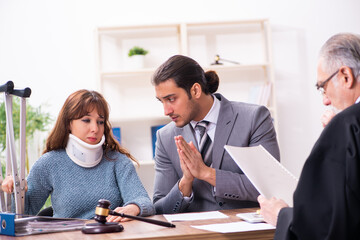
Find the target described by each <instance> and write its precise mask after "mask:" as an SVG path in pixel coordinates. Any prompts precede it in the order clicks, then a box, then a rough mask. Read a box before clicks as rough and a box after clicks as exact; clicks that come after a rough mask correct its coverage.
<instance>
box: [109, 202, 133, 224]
mask: <svg viewBox="0 0 360 240" xmlns="http://www.w3.org/2000/svg"><path fill="white" fill-rule="evenodd" d="M114 211H115V212H118V213H124V214H127V215H132V216H137V215H139V213H140V208H139V207H138V206H137V205H136V204H129V205H126V206H125V207H117V208H115V210H114ZM106 220H107V221H108V222H125V221H130V220H131V219H129V218H123V217H120V216H114V215H109V216H108V217H107V218H106Z"/></svg>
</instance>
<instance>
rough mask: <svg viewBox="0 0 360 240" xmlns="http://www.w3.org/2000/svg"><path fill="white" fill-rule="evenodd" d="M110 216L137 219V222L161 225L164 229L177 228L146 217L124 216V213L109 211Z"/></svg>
mask: <svg viewBox="0 0 360 240" xmlns="http://www.w3.org/2000/svg"><path fill="white" fill-rule="evenodd" d="M109 215H115V216H120V217H126V218H131V219H135V220H139V221H143V222H148V223H152V224H156V225H160V226H164V227H171V228H174V227H176V226H175V225H174V224H172V223H170V222H164V221H160V220H155V219H149V218H144V217H139V216H133V215H127V214H124V213H118V212H115V211H113V210H110V211H109Z"/></svg>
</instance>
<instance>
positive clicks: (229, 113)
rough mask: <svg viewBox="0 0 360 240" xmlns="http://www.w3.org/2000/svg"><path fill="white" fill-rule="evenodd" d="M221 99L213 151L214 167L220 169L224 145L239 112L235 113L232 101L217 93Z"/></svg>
mask: <svg viewBox="0 0 360 240" xmlns="http://www.w3.org/2000/svg"><path fill="white" fill-rule="evenodd" d="M216 96H217V97H218V98H220V100H221V107H220V112H219V117H218V120H217V123H216V131H215V137H214V147H213V153H212V159H213V164H212V167H213V168H215V169H219V168H220V165H221V161H222V157H223V155H224V151H225V149H224V146H225V145H226V143H227V142H228V139H229V137H230V134H231V131H232V129H233V126H234V123H235V120H236V118H237V114H234V113H233V110H232V107H231V104H230V102H229V101H228V100H227V99H225V98H224V97H223V96H221V95H220V94H216Z"/></svg>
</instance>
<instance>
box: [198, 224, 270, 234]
mask: <svg viewBox="0 0 360 240" xmlns="http://www.w3.org/2000/svg"><path fill="white" fill-rule="evenodd" d="M191 227H193V228H197V229H202V230H207V231H212V232H219V233H232V232H246V231H258V230H268V229H275V227H274V226H272V225H270V224H267V223H248V222H232V223H217V224H209V225H199V226H191Z"/></svg>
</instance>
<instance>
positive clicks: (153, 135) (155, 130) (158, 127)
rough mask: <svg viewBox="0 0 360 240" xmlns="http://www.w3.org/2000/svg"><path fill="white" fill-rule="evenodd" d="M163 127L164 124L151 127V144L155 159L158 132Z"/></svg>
mask: <svg viewBox="0 0 360 240" xmlns="http://www.w3.org/2000/svg"><path fill="white" fill-rule="evenodd" d="M163 126H165V125H164V124H163V125H156V126H151V144H152V152H153V158H154V157H155V144H156V132H157V130H159V129H160V128H162V127H163Z"/></svg>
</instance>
